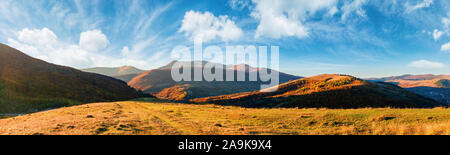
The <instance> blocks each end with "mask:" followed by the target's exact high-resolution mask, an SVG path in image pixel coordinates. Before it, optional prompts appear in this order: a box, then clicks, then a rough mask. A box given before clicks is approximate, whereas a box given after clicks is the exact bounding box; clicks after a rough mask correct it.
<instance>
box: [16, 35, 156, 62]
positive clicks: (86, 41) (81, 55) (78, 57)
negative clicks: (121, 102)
mask: <svg viewBox="0 0 450 155" xmlns="http://www.w3.org/2000/svg"><path fill="white" fill-rule="evenodd" d="M16 37H17V38H9V39H8V45H10V46H11V47H14V48H16V49H18V50H20V51H22V52H24V53H26V54H28V55H30V56H32V57H35V58H38V59H41V60H44V61H47V62H51V63H55V64H58V65H65V66H71V67H76V68H87V67H95V66H97V67H98V66H122V65H133V66H136V67H140V68H148V67H150V66H151V65H149V63H151V60H153V61H154V60H157V59H159V58H160V57H161V56H162V55H163V54H165V52H164V51H160V52H156V54H154V55H153V56H150V57H143V56H142V55H140V56H138V55H139V54H140V53H138V52H134V51H132V50H130V49H129V48H128V47H124V48H123V50H122V53H121V54H122V56H121V57H113V56H110V55H108V54H105V52H103V51H99V50H100V49H104V48H106V47H107V45H108V39H107V37H106V35H104V34H103V33H101V31H100V30H93V31H86V32H82V33H81V35H80V41H79V43H78V44H70V43H65V42H63V41H61V40H59V39H58V37H57V36H56V35H55V33H53V31H51V30H50V29H48V28H43V29H28V28H25V29H23V30H21V31H19V32H17V36H16ZM137 54H138V55H137Z"/></svg>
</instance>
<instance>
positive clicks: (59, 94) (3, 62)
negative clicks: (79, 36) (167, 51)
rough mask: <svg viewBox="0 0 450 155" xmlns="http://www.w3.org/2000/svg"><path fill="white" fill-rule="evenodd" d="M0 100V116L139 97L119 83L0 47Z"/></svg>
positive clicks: (121, 82) (106, 77)
mask: <svg viewBox="0 0 450 155" xmlns="http://www.w3.org/2000/svg"><path fill="white" fill-rule="evenodd" d="M0 96H1V97H0V113H5V112H6V113H9V112H32V111H39V110H43V109H47V108H53V107H61V106H70V105H74V104H81V103H88V102H103V101H117V100H128V99H132V98H136V97H138V96H139V93H138V92H137V91H135V90H134V89H133V88H131V87H129V86H127V85H126V83H125V82H123V81H121V80H118V79H114V78H111V77H108V76H104V75H100V74H95V73H86V72H83V71H79V70H77V69H74V68H71V67H66V66H59V65H55V64H51V63H48V62H45V61H42V60H39V59H36V58H33V57H30V56H28V55H26V54H24V53H22V52H20V51H18V50H16V49H14V48H11V47H9V46H8V45H5V44H0Z"/></svg>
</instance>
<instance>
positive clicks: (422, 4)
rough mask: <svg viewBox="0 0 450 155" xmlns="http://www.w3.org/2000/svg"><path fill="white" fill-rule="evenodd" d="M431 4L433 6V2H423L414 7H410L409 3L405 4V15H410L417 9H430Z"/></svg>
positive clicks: (431, 0) (426, 0) (428, 0)
mask: <svg viewBox="0 0 450 155" xmlns="http://www.w3.org/2000/svg"><path fill="white" fill-rule="evenodd" d="M431 4H433V0H423V1H422V2H420V3H417V4H416V5H411V4H409V2H406V3H405V8H406V10H405V11H406V12H407V13H411V12H413V11H416V10H418V9H422V8H427V7H430V6H431Z"/></svg>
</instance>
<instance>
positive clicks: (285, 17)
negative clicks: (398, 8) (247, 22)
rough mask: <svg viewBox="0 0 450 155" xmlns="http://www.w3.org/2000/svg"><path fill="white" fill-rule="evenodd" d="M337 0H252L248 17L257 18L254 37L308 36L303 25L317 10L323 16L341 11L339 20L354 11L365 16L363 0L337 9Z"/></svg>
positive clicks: (306, 28) (347, 2) (345, 2)
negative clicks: (257, 23) (252, 5)
mask: <svg viewBox="0 0 450 155" xmlns="http://www.w3.org/2000/svg"><path fill="white" fill-rule="evenodd" d="M338 2H339V1H338V0H315V1H311V0H296V1H283V0H253V4H255V6H254V7H251V8H252V9H251V10H252V12H251V16H252V17H254V18H255V19H257V20H259V25H258V27H257V29H256V33H255V37H268V38H275V39H278V38H281V37H297V38H304V37H307V36H308V35H309V31H310V29H313V27H307V26H306V25H307V23H306V22H307V20H308V18H309V17H311V16H314V15H316V13H318V12H321V13H323V12H325V14H324V16H334V15H335V14H337V13H338V12H340V11H341V19H342V21H343V22H345V20H346V19H347V18H348V17H349V16H350V15H352V14H353V13H356V15H358V16H366V15H365V11H364V10H363V9H362V7H363V5H364V4H366V2H367V0H354V1H344V3H343V5H342V6H341V8H338Z"/></svg>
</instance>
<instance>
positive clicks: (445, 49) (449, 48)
mask: <svg viewBox="0 0 450 155" xmlns="http://www.w3.org/2000/svg"><path fill="white" fill-rule="evenodd" d="M441 51H443V52H450V42H448V43H446V44H444V45H442V46H441Z"/></svg>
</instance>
